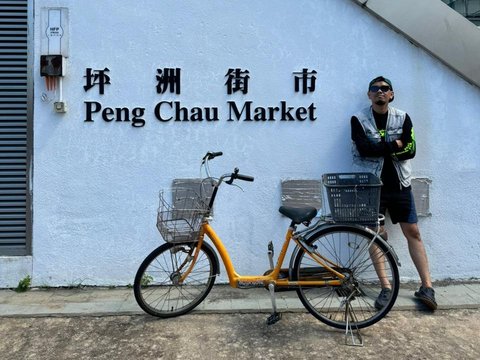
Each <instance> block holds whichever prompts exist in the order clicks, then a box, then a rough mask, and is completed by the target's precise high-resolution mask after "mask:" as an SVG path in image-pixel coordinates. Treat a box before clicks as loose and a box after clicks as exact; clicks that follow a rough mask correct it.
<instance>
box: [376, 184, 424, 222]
mask: <svg viewBox="0 0 480 360" xmlns="http://www.w3.org/2000/svg"><path fill="white" fill-rule="evenodd" d="M387 210H388V213H389V215H390V218H391V220H392V223H394V224H396V223H399V222H404V223H409V224H416V223H417V221H418V219H417V211H416V209H415V201H414V199H413V193H412V189H411V188H410V187H409V188H404V189H402V190H400V189H399V190H387V189H385V190H384V189H382V193H381V196H380V214H384V215H387Z"/></svg>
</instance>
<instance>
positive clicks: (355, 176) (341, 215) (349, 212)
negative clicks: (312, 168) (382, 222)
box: [322, 173, 382, 225]
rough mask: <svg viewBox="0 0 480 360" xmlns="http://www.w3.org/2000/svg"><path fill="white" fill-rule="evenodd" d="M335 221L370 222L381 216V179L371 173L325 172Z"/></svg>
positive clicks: (324, 178) (329, 202) (325, 181)
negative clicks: (379, 213) (379, 211)
mask: <svg viewBox="0 0 480 360" xmlns="http://www.w3.org/2000/svg"><path fill="white" fill-rule="evenodd" d="M322 180H323V184H324V186H325V188H326V190H327V197H328V204H329V206H330V211H331V213H332V217H333V220H335V221H336V222H344V223H356V224H365V225H371V224H375V223H376V222H377V219H378V209H379V207H380V190H381V186H382V182H381V181H380V179H379V178H378V177H377V176H375V175H374V174H371V173H331V174H324V175H323V176H322Z"/></svg>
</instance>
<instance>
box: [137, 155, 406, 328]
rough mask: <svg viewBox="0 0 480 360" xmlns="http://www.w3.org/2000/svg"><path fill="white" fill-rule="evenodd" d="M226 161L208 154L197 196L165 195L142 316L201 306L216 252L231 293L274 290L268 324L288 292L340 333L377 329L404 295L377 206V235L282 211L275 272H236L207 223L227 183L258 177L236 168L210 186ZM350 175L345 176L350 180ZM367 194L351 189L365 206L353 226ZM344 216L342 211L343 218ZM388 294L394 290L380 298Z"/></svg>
mask: <svg viewBox="0 0 480 360" xmlns="http://www.w3.org/2000/svg"><path fill="white" fill-rule="evenodd" d="M220 155H222V153H221V152H208V153H207V154H206V155H205V156H204V158H203V160H202V168H205V169H206V172H207V177H206V178H205V179H204V181H202V182H201V183H200V185H199V186H198V189H197V191H194V192H193V193H192V191H190V190H191V189H178V190H177V191H176V192H175V193H174V194H173V197H172V200H171V202H169V201H168V199H167V194H165V193H162V194H161V196H160V208H159V211H158V220H157V227H158V229H159V231H160V233H161V234H162V237H163V238H164V240H165V241H166V243H165V244H163V245H161V246H160V247H158V248H157V249H155V250H154V251H152V252H151V253H150V254H149V255H148V256H147V257H146V258H145V260H144V261H143V262H142V264H141V265H140V267H139V269H138V271H137V274H136V276H135V281H134V293H135V299H136V301H137V302H138V304H139V305H140V307H141V308H142V309H143V310H144V311H146V312H147V313H149V314H151V315H154V316H158V317H162V318H167V317H173V316H179V315H183V314H185V313H187V312H189V311H191V310H192V309H194V308H195V307H196V306H197V305H199V304H200V303H201V302H202V301H203V300H204V299H205V297H206V296H207V294H208V293H209V292H210V290H211V289H212V286H213V284H214V282H215V278H216V277H217V276H218V275H219V270H220V266H219V258H218V257H217V252H218V254H219V255H220V259H221V260H222V262H223V264H224V266H225V269H226V272H227V274H228V279H229V283H230V285H231V286H232V287H233V288H252V287H265V288H266V289H268V291H269V292H270V295H271V300H272V309H273V311H272V314H271V315H270V316H269V318H268V320H267V323H268V324H273V323H275V322H277V321H278V320H279V319H280V317H281V315H280V314H279V313H278V312H277V307H276V301H275V293H276V291H282V290H296V292H297V294H298V297H299V298H300V300H301V302H302V304H303V305H304V306H305V308H306V309H307V310H308V311H309V312H310V313H311V314H312V315H313V316H315V317H316V318H317V319H319V320H321V321H322V322H324V323H325V324H327V325H330V326H333V327H335V328H342V329H346V328H348V327H349V326H350V327H352V326H353V327H355V328H357V329H361V328H364V327H367V326H370V325H373V324H375V323H376V322H377V321H379V320H381V319H382V318H383V317H384V316H385V315H386V314H387V313H388V312H389V311H390V309H391V308H392V306H393V304H394V302H395V300H396V297H397V295H398V289H399V274H398V267H397V265H398V259H397V256H396V255H395V252H394V251H393V249H392V248H391V246H390V245H389V244H388V243H387V242H385V241H384V240H383V239H382V237H381V236H380V235H379V230H378V229H379V226H378V203H377V205H376V211H374V216H375V220H374V222H376V223H377V230H376V231H374V230H372V226H371V224H369V226H367V225H365V224H363V225H359V224H354V223H342V222H339V221H335V216H334V217H333V218H332V217H325V216H323V217H320V218H318V220H317V221H316V222H315V223H314V224H312V221H313V220H314V219H315V218H316V216H317V210H316V209H315V208H313V207H303V208H293V207H286V206H282V207H280V209H279V211H280V213H281V214H282V215H284V216H286V217H287V218H289V219H290V220H291V223H290V226H289V228H288V230H287V232H286V235H285V241H284V243H283V246H282V249H281V251H280V253H279V256H278V260H277V262H276V264H275V265H274V263H273V245H272V243H271V242H270V244H268V254H269V260H270V269H268V270H267V271H266V272H265V273H264V274H263V275H240V274H238V273H237V272H236V271H235V268H234V266H233V264H232V261H231V258H230V256H229V254H228V251H227V249H226V248H225V245H224V244H223V243H222V241H221V239H220V238H219V236H218V235H217V234H216V233H215V230H214V229H213V228H212V226H211V225H210V223H209V222H210V220H211V218H212V208H213V204H214V202H215V198H216V196H217V193H218V190H219V188H220V186H221V185H222V184H224V183H226V184H229V185H231V184H233V182H234V181H236V180H243V181H253V180H254V178H253V177H251V176H247V175H242V174H240V173H239V170H238V169H235V170H234V172H232V173H229V174H226V175H223V176H221V177H220V178H219V179H217V180H212V178H211V177H210V176H209V168H208V161H209V160H212V159H213V158H215V157H217V156H220ZM330 175H332V174H330ZM334 175H335V174H334ZM349 176H350V177H349ZM351 176H352V175H347V179H351ZM327 177H328V176H327ZM354 180H355V179H354ZM324 182H325V177H324ZM362 188H365V186H362V184H361V182H360V184H355V185H354V186H353V187H352V186H350V190H351V191H350V190H349V189H347V190H346V192H347V193H348V194H347V195H349V196H350V197H351V196H352V194H353V196H354V197H355V199H356V202H357V205H358V204H360V208H361V209H360V213H358V214H356V215H355V213H354V215H355V216H353V218H352V217H351V215H352V211H357V209H356V208H355V209H353V208H352V209H353V210H352V209H350V207H348V208H347V209H346V210H347V212H348V216H350V218H349V219H347V220H348V221H351V220H352V219H353V220H355V221H358V219H359V214H360V215H361V213H362V212H363V213H365V206H364V205H365V203H366V200H365V199H362V197H361V195H362V193H361V189H362ZM338 196H339V195H338V194H332V195H331V199H330V200H332V201H331V202H330V207H331V208H332V207H334V206H335V201H336V202H337V203H338V202H339V200H341V199H339V198H338ZM359 199H360V200H359ZM358 200H359V201H358ZM367 200H368V199H367ZM362 206H363V208H362ZM357 207H358V206H357ZM346 210H345V209H342V211H343V213H345V211H346ZM357 212H358V211H357ZM332 213H333V211H332ZM337 220H338V219H337ZM340 220H342V219H341V218H340ZM367 220H368V221H367ZM367 220H365V219H363V220H362V221H363V222H364V223H369V222H370V223H371V222H372V218H371V215H369V219H367ZM302 225H303V226H302ZM300 227H301V229H299V228H300ZM207 238H208V239H209V240H210V242H211V243H212V244H213V247H212V246H211V245H210V244H209V242H207ZM292 242H294V243H295V248H294V251H293V253H292V256H291V258H290V261H289V263H288V267H283V263H284V261H285V257H286V254H287V250H288V247H289V246H290V244H291V243H292ZM214 248H215V249H216V251H217V252H216V251H215V250H214ZM385 288H389V289H390V291H389V292H387V293H386V294H383V299H380V298H379V295H380V294H381V293H382V289H385ZM379 300H382V301H379Z"/></svg>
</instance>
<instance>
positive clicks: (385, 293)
mask: <svg viewBox="0 0 480 360" xmlns="http://www.w3.org/2000/svg"><path fill="white" fill-rule="evenodd" d="M391 293H392V289H389V288H382V291H380V294H379V295H378V297H377V300H375V309H377V310H381V309H382V308H384V307H385V306H386V305H387V304H388V300H390V294H391Z"/></svg>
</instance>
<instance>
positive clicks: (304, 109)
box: [83, 67, 317, 127]
mask: <svg viewBox="0 0 480 360" xmlns="http://www.w3.org/2000/svg"><path fill="white" fill-rule="evenodd" d="M316 74H317V72H316V71H315V70H309V69H306V68H304V69H302V71H296V72H293V88H294V91H295V92H296V93H300V94H308V93H313V92H314V91H315V86H316V80H317V79H316ZM250 75H251V74H250V71H249V70H247V69H240V68H235V69H228V71H227V72H226V74H225V78H226V81H225V83H224V84H223V85H224V86H225V91H226V94H227V95H228V96H230V95H232V94H235V93H240V94H243V95H246V94H248V90H249V82H250V78H251V77H250ZM84 79H85V81H84V86H83V89H84V91H85V92H86V93H90V92H93V91H96V92H97V93H98V94H99V95H104V94H105V93H106V92H107V91H108V89H109V87H110V86H114V80H113V81H112V79H111V74H110V69H109V68H107V67H105V68H104V69H92V68H87V69H86V70H85V75H84ZM156 80H157V85H156V92H157V94H158V95H159V96H160V97H161V96H162V95H163V94H167V93H168V94H173V95H174V96H178V95H180V94H181V84H182V83H181V69H180V68H163V69H157V74H156ZM222 82H223V80H222ZM112 83H113V84H112ZM84 104H85V120H84V121H85V122H94V121H96V120H103V121H106V122H130V123H131V125H132V126H134V127H143V126H144V125H145V110H146V108H144V107H133V108H129V107H109V106H103V105H102V104H101V103H100V102H99V101H85V102H84ZM226 107H227V112H226V114H225V118H226V120H227V121H231V122H232V121H251V122H268V121H305V120H309V121H315V120H316V119H317V117H316V115H315V110H316V107H315V104H314V103H311V104H310V105H308V106H289V105H288V103H287V101H285V100H282V101H280V102H279V104H278V105H276V106H256V105H254V103H253V101H251V100H248V101H243V102H239V101H233V100H229V101H227V103H226ZM153 114H154V116H155V118H156V120H158V121H160V122H163V123H165V122H171V121H173V122H177V121H182V122H183V121H192V122H193V121H195V122H197V121H206V122H215V121H220V116H219V115H220V114H219V108H218V107H217V106H206V107H187V106H183V105H182V103H181V101H167V100H162V101H159V102H158V103H157V104H156V105H155V107H154V109H153Z"/></svg>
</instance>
